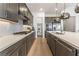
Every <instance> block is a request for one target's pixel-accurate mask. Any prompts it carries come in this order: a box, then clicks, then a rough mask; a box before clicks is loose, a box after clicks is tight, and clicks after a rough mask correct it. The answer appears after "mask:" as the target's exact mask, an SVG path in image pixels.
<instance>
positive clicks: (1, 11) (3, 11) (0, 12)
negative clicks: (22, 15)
mask: <svg viewBox="0 0 79 59" xmlns="http://www.w3.org/2000/svg"><path fill="white" fill-rule="evenodd" d="M0 18H3V19H6V20H10V21H14V22H17V21H18V4H17V3H0Z"/></svg>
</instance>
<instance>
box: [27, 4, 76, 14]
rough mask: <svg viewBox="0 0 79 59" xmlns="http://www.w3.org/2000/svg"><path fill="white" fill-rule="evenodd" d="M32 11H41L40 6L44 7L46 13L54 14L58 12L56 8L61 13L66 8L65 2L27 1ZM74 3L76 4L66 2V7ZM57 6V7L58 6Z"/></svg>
mask: <svg viewBox="0 0 79 59" xmlns="http://www.w3.org/2000/svg"><path fill="white" fill-rule="evenodd" d="M26 4H27V6H28V8H29V9H30V11H31V12H32V13H33V12H39V11H40V8H42V9H43V10H42V11H44V12H45V15H53V14H56V10H55V9H56V8H57V9H58V10H57V14H60V13H61V11H63V10H64V3H57V5H56V3H26ZM73 5H76V4H75V3H66V4H65V8H68V7H71V6H73ZM56 6H57V7H56Z"/></svg>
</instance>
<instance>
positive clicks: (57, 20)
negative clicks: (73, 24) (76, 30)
mask: <svg viewBox="0 0 79 59" xmlns="http://www.w3.org/2000/svg"><path fill="white" fill-rule="evenodd" d="M57 7H58V4H57V3H56V8H55V11H56V19H55V21H56V22H59V17H58V13H57V12H58V9H57Z"/></svg>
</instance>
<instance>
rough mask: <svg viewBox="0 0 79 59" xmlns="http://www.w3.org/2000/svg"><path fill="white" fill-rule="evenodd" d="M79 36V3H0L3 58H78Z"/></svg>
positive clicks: (0, 49)
mask: <svg viewBox="0 0 79 59" xmlns="http://www.w3.org/2000/svg"><path fill="white" fill-rule="evenodd" d="M78 36H79V4H78V3H0V56H29V55H30V56H79V40H78ZM43 45H44V46H43ZM36 52H37V53H36Z"/></svg>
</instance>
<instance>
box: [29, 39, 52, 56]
mask: <svg viewBox="0 0 79 59" xmlns="http://www.w3.org/2000/svg"><path fill="white" fill-rule="evenodd" d="M28 56H52V53H51V51H50V49H49V47H48V44H47V41H46V39H43V38H37V39H36V40H35V41H34V43H33V45H32V47H31V49H30V51H29V53H28Z"/></svg>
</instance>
